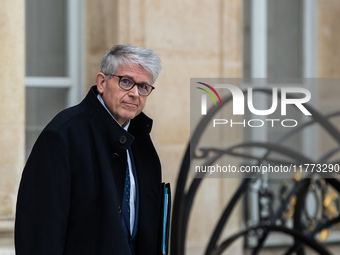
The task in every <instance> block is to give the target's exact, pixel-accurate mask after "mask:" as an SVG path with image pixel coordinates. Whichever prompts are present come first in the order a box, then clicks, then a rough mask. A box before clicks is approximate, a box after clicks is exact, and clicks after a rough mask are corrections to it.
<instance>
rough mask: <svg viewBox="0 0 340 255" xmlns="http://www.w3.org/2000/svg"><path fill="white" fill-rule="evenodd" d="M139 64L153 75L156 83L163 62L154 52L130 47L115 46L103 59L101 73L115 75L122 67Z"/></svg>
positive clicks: (126, 45) (123, 45)
mask: <svg viewBox="0 0 340 255" xmlns="http://www.w3.org/2000/svg"><path fill="white" fill-rule="evenodd" d="M131 64H138V65H140V66H141V67H143V68H144V69H145V70H146V71H147V72H148V73H150V74H151V75H152V84H154V83H155V81H156V79H157V77H158V75H159V73H160V71H161V69H162V66H161V60H160V58H159V56H158V55H157V53H156V52H155V51H154V50H150V49H146V48H142V47H138V46H134V45H129V44H120V45H115V46H113V48H112V49H111V50H109V51H108V52H106V53H105V55H104V56H103V58H102V62H101V67H100V71H101V72H102V73H104V74H114V73H115V72H116V71H117V69H118V68H119V67H120V66H126V65H128V66H129V65H131Z"/></svg>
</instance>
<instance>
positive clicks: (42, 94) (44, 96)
mask: <svg viewBox="0 0 340 255" xmlns="http://www.w3.org/2000/svg"><path fill="white" fill-rule="evenodd" d="M66 107H67V89H57V88H26V156H28V155H29V153H30V152H31V149H32V147H33V145H34V143H35V141H36V139H37V138H38V135H39V134H40V132H41V131H42V130H43V128H44V127H45V126H46V124H47V123H48V122H50V120H51V119H52V118H53V117H54V116H55V115H56V114H57V113H58V112H60V111H61V110H63V109H65V108H66Z"/></svg>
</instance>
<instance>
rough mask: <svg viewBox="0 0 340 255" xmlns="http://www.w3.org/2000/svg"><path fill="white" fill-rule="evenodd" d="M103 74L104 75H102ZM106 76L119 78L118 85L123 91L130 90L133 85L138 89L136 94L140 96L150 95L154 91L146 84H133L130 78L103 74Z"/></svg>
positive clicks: (152, 87)
mask: <svg viewBox="0 0 340 255" xmlns="http://www.w3.org/2000/svg"><path fill="white" fill-rule="evenodd" d="M104 74H105V73H104ZM105 75H107V76H116V77H118V78H119V82H118V85H119V87H120V88H122V89H124V90H127V91H128V90H131V89H132V88H133V87H134V86H135V85H137V87H138V94H139V95H141V96H148V95H150V93H151V91H152V90H154V89H155V87H154V86H152V85H150V84H147V83H135V82H134V81H133V80H132V79H131V78H129V77H126V76H119V75H115V74H105Z"/></svg>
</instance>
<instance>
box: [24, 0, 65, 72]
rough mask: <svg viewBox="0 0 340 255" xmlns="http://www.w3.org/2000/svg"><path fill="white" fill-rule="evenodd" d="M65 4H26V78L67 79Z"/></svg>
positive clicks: (35, 0)
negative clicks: (52, 77)
mask: <svg viewBox="0 0 340 255" xmlns="http://www.w3.org/2000/svg"><path fill="white" fill-rule="evenodd" d="M66 31H67V30H66V0H58V1H55V0H27V1H26V76H67V73H66V70H67V69H66V67H67V66H66V65H67V62H66V61H67V58H66V46H67V45H66V44H67V43H66V39H67V38H66V35H67V33H66Z"/></svg>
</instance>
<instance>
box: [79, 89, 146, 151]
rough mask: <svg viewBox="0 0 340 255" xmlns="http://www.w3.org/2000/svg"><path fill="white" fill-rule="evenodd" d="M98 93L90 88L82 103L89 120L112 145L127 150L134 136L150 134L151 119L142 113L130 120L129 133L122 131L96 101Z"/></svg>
mask: <svg viewBox="0 0 340 255" xmlns="http://www.w3.org/2000/svg"><path fill="white" fill-rule="evenodd" d="M97 95H98V91H97V87H96V86H92V87H91V89H90V91H89V92H88V94H87V95H86V97H85V99H84V101H83V102H84V103H85V104H86V105H87V106H88V107H89V109H90V111H89V112H90V115H91V118H92V119H93V120H94V121H95V122H96V124H97V126H98V127H99V128H100V129H101V130H102V131H103V132H104V133H105V134H106V135H107V136H109V139H111V141H112V142H113V143H114V144H118V145H119V146H120V147H122V148H124V149H127V148H129V147H130V146H131V144H132V143H133V141H134V139H135V136H138V135H145V134H149V133H150V132H151V128H152V119H150V118H149V117H147V116H146V115H145V114H144V113H140V114H139V115H138V116H136V117H135V118H134V119H132V120H131V123H130V127H129V132H127V131H126V130H124V128H122V127H121V126H120V125H119V124H118V123H117V122H116V121H115V120H114V119H113V118H112V117H111V116H110V114H109V113H108V112H107V111H106V109H105V108H104V107H103V105H102V104H101V103H100V102H99V100H98V99H97Z"/></svg>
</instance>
